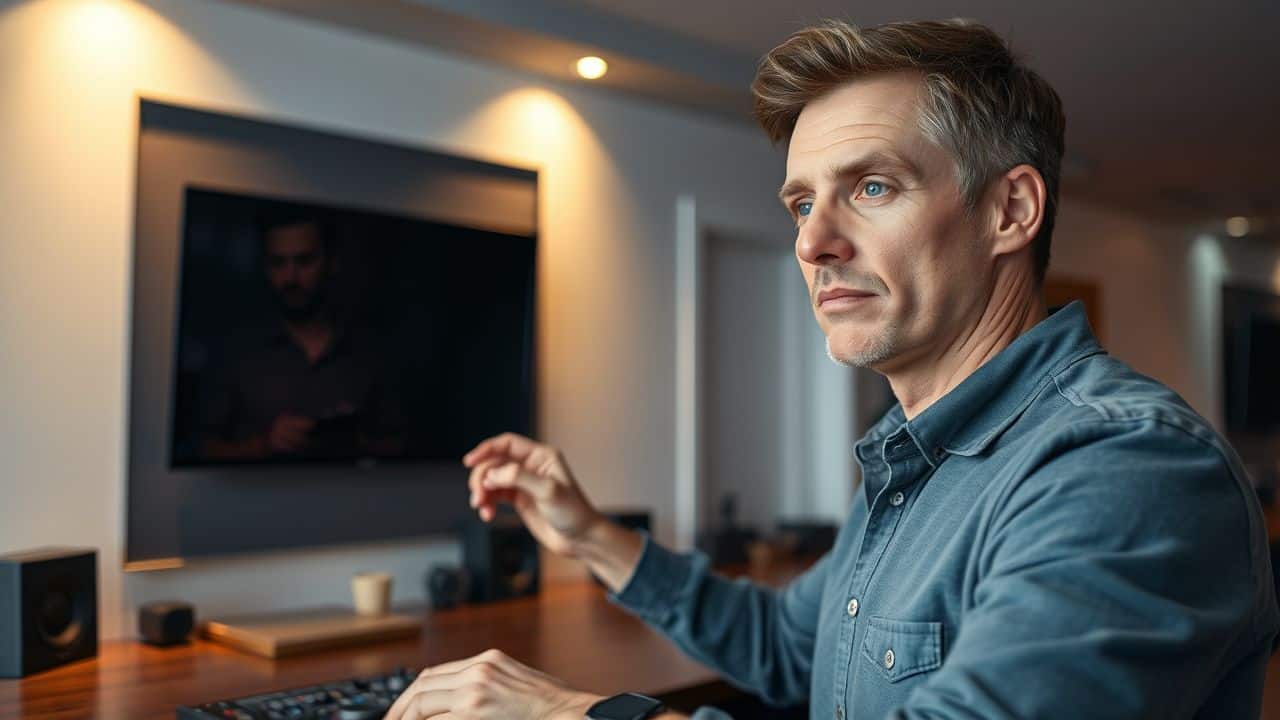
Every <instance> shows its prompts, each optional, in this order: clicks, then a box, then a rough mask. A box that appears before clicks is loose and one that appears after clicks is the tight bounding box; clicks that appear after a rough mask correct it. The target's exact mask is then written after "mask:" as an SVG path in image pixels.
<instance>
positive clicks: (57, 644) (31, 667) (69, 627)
mask: <svg viewBox="0 0 1280 720" xmlns="http://www.w3.org/2000/svg"><path fill="white" fill-rule="evenodd" d="M97 654H98V555H97V552H96V551H93V550H76V549H69V548H40V549H38V550H29V551H26V552H19V553H13V554H10V555H0V677H5V678H17V677H23V676H25V675H30V674H31V673H36V672H40V671H41V670H47V669H49V668H52V667H57V666H58V665H63V664H65V663H69V662H72V661H73V660H83V659H85V658H91V657H93V656H95V655H97Z"/></svg>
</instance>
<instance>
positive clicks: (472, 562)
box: [462, 514, 538, 602]
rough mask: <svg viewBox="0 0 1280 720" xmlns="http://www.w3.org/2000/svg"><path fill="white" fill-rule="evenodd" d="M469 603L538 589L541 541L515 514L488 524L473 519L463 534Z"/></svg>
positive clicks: (500, 516)
mask: <svg viewBox="0 0 1280 720" xmlns="http://www.w3.org/2000/svg"><path fill="white" fill-rule="evenodd" d="M462 557H463V564H464V565H466V568H467V575H468V576H469V577H468V580H469V582H470V589H469V591H468V593H467V599H468V600H469V601H470V602H491V601H493V600H505V599H507V598H513V597H521V596H524V595H534V594H537V592H538V541H537V540H535V539H534V538H533V535H532V534H531V533H530V532H529V531H528V530H527V529H525V526H524V523H522V522H520V518H519V517H517V516H515V515H509V514H499V515H498V516H497V517H495V518H494V519H493V520H492V521H491V522H488V523H485V522H482V521H480V520H478V519H475V518H472V519H470V520H469V521H468V522H467V526H466V529H465V530H464V531H463V534H462Z"/></svg>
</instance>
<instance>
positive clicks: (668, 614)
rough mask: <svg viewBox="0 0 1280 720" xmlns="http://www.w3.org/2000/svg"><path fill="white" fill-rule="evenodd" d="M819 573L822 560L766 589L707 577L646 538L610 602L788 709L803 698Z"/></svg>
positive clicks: (703, 562) (695, 564)
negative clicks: (628, 576) (777, 586)
mask: <svg viewBox="0 0 1280 720" xmlns="http://www.w3.org/2000/svg"><path fill="white" fill-rule="evenodd" d="M826 574H827V557H826V556H823V558H822V559H821V560H819V561H818V562H817V563H816V564H814V566H813V567H811V568H809V570H808V571H806V572H805V573H804V574H803V575H801V576H800V577H798V578H796V579H795V580H794V581H792V582H791V583H790V584H789V585H788V586H786V587H785V588H783V589H774V588H767V587H762V586H759V585H755V584H753V583H751V582H749V581H747V580H744V579H739V580H729V579H727V578H724V577H721V576H719V575H715V574H713V573H711V572H710V571H709V570H708V561H707V558H706V556H705V555H703V554H701V553H693V554H679V553H674V552H671V551H670V550H667V549H665V548H663V547H662V546H661V545H659V544H657V543H656V542H654V541H653V540H652V539H649V538H646V539H645V546H644V551H643V553H642V554H641V556H640V562H639V564H638V565H637V566H636V569H635V571H634V572H633V573H632V576H631V579H630V580H628V582H627V585H626V587H624V588H623V589H622V591H621V592H619V593H618V594H616V595H611V596H610V597H611V599H612V600H613V601H614V602H616V603H618V604H619V605H621V606H622V607H624V608H626V609H628V610H630V611H631V612H633V613H635V614H636V615H637V616H639V617H640V618H641V619H643V620H644V621H645V622H646V623H648V624H649V625H650V626H651V627H653V628H655V629H657V630H658V631H659V632H662V633H663V634H664V635H666V636H667V637H668V638H670V639H671V640H672V641H673V642H674V643H675V644H676V645H677V646H678V647H679V648H680V649H681V650H683V651H684V652H685V653H687V654H688V655H689V656H690V657H692V658H694V659H695V660H697V661H699V662H701V663H703V664H705V665H707V666H709V667H711V668H712V669H714V670H716V671H718V672H719V673H721V674H722V675H723V676H724V677H725V678H726V680H728V681H729V682H730V683H732V684H734V685H735V686H737V687H739V688H741V689H744V690H748V691H751V692H754V693H756V694H758V695H760V696H761V697H763V698H764V699H765V700H767V701H769V702H771V703H774V704H777V705H785V704H795V703H799V702H803V701H805V700H807V699H808V697H809V675H810V672H811V669H812V666H813V644H814V635H815V633H816V630H817V623H818V607H819V602H820V600H821V596H822V588H823V585H824V584H825V579H826ZM716 712H718V711H716ZM701 717H703V716H699V718H700V720H701ZM705 717H706V718H707V720H710V719H711V718H713V717H719V718H723V717H724V716H723V714H721V715H718V716H713V715H707V716H705Z"/></svg>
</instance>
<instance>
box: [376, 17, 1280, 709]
mask: <svg viewBox="0 0 1280 720" xmlns="http://www.w3.org/2000/svg"><path fill="white" fill-rule="evenodd" d="M753 89H754V91H755V94H756V113H757V117H758V118H759V119H760V121H761V123H762V124H763V125H764V127H765V129H766V130H767V131H768V132H769V134H770V136H771V137H772V138H774V139H775V140H787V141H788V143H789V145H788V155H787V178H786V182H785V184H784V185H783V187H782V193H781V198H782V201H783V203H784V205H785V206H786V207H787V209H788V210H789V211H790V213H791V214H792V216H793V217H794V218H795V220H796V224H797V236H796V246H795V247H796V257H797V259H798V261H799V263H800V268H801V270H802V272H803V274H804V277H805V280H806V281H807V283H808V286H809V292H810V295H811V297H812V299H813V304H814V310H815V313H816V315H817V318H818V322H819V324H820V325H821V326H822V329H823V331H824V332H825V333H826V336H827V346H828V350H829V352H830V355H831V357H832V358H833V359H835V360H836V361H838V362H841V363H843V364H846V365H851V366H863V367H870V368H873V369H875V370H876V371H878V372H880V373H882V374H884V375H885V376H886V377H887V378H888V380H889V382H890V384H891V385H892V387H893V391H894V394H895V395H896V397H897V399H898V401H899V404H898V405H897V406H895V407H894V408H893V409H891V410H890V411H889V412H888V413H887V414H886V415H885V416H884V417H883V418H882V419H881V420H880V422H879V423H877V424H876V425H875V426H874V427H873V428H872V429H871V430H870V431H869V432H868V433H867V435H866V436H865V437H863V438H862V439H861V440H860V441H858V443H857V444H856V447H855V452H856V455H857V458H858V461H859V463H860V465H861V467H862V471H863V482H862V486H861V488H860V490H859V492H858V493H857V496H856V499H855V501H854V503H853V507H852V509H851V512H850V515H849V517H848V520H847V522H846V523H845V524H844V526H843V528H842V529H841V531H840V534H839V537H838V538H837V541H836V545H835V548H834V549H833V550H832V551H831V552H830V553H828V554H827V555H826V556H824V557H823V558H822V559H821V560H819V561H818V562H817V563H816V564H815V565H814V566H813V567H812V568H811V569H810V570H809V571H808V572H806V573H805V574H804V575H802V576H801V577H800V578H798V579H797V580H796V581H795V582H793V583H791V584H790V585H789V586H788V587H786V588H784V589H782V590H780V591H773V590H769V589H765V588H760V587H754V586H750V585H744V584H735V583H730V582H727V581H725V580H723V579H721V578H719V577H717V576H715V575H713V574H709V573H708V571H707V562H706V560H705V558H703V557H701V556H698V555H679V554H675V553H672V552H669V551H667V550H665V549H663V548H662V547H660V546H659V545H657V544H656V543H654V542H653V541H652V540H649V539H647V538H643V537H641V536H639V535H636V534H632V533H630V532H628V531H626V530H623V529H621V528H619V527H617V526H615V525H612V524H610V523H608V522H606V521H604V520H602V519H601V518H600V516H599V514H598V513H596V512H595V511H594V510H593V509H592V507H591V505H590V504H589V503H588V501H587V500H586V498H585V497H584V495H583V494H582V492H581V490H580V489H579V486H578V484H577V482H576V481H575V480H574V478H573V476H572V474H571V473H570V471H569V468H568V464H567V463H566V462H565V460H564V458H563V457H562V456H561V455H560V454H559V453H558V452H557V451H555V450H554V449H553V448H550V447H547V446H545V445H541V444H537V443H534V442H532V441H530V440H528V439H525V438H520V437H516V436H511V435H507V436H500V437H497V438H493V439H490V440H486V441H485V442H483V443H481V444H480V445H479V446H477V447H476V448H475V449H474V450H473V451H472V452H470V453H469V454H468V455H467V456H466V457H465V459H464V462H465V464H466V465H467V466H468V467H470V468H471V469H472V471H471V490H472V505H473V506H475V507H477V508H478V510H479V513H480V515H481V516H482V517H484V518H491V517H492V516H493V513H494V505H495V503H498V502H511V503H514V505H515V507H516V509H517V510H518V511H519V512H520V514H521V516H522V517H523V518H524V521H525V522H526V523H527V524H528V526H529V528H530V529H531V530H532V532H533V533H534V534H535V535H536V536H537V537H538V538H539V539H540V540H541V541H542V542H543V543H544V544H545V545H546V546H547V547H548V548H550V549H551V550H552V551H554V552H557V553H560V554H563V555H567V556H571V557H577V558H581V559H582V560H584V561H585V562H586V564H587V565H588V566H589V567H590V568H591V570H592V571H593V572H595V573H596V574H597V575H598V576H599V577H601V578H602V579H603V580H604V582H605V583H606V584H607V585H608V586H609V588H610V589H611V590H612V591H613V595H612V597H613V598H614V599H615V600H616V601H617V602H618V603H620V604H621V605H623V606H624V607H627V608H629V609H631V610H633V611H634V612H636V613H637V614H638V615H640V617H642V618H644V619H645V620H646V621H648V622H649V623H650V624H651V625H653V626H654V627H656V628H657V629H659V630H661V631H662V632H664V633H666V634H667V635H668V636H670V637H671V638H672V639H673V640H674V641H675V642H676V643H677V644H679V646H680V647H681V648H683V649H684V650H685V651H686V652H688V653H689V654H690V655H692V656H693V657H695V658H697V659H699V660H701V661H703V662H705V663H706V664H708V665H710V666H711V667H714V668H716V669H717V670H719V671H720V672H722V673H723V674H724V675H725V676H727V677H728V678H730V679H731V680H733V681H734V682H736V683H737V684H739V685H742V686H744V687H747V688H751V689H753V690H755V691H757V692H758V693H760V694H761V695H763V696H764V697H765V698H767V699H770V700H772V701H776V702H779V703H788V702H798V701H803V700H806V699H807V700H808V701H809V703H810V708H811V713H812V717H813V718H821V719H822V720H827V719H829V718H835V720H843V719H844V718H846V717H848V718H859V719H861V718H877V719H878V718H885V717H893V718H1024V717H1026V718H1029V717H1036V718H1046V717H1063V718H1067V717H1070V718H1077V717H1087V718H1112V717H1115V718H1135V717H1150V718H1174V717H1193V716H1194V717H1206V718H1208V717H1212V718H1252V717H1257V716H1258V713H1259V704H1260V696H1261V689H1262V680H1263V675H1264V673H1265V669H1266V663H1267V658H1268V657H1269V653H1270V650H1271V643H1272V639H1273V637H1274V636H1275V634H1276V631H1277V625H1278V622H1280V620H1278V618H1277V610H1276V601H1275V598H1274V593H1273V590H1272V586H1271V579H1270V578H1271V574H1270V564H1269V559H1268V553H1267V543H1266V535H1265V532H1264V530H1263V521H1262V516H1261V513H1260V511H1259V508H1258V505H1257V502H1256V499H1255V497H1254V496H1253V493H1252V490H1251V488H1250V486H1249V484H1248V482H1247V481H1246V479H1245V477H1244V474H1243V472H1242V470H1241V467H1240V463H1239V462H1238V459H1237V458H1236V456H1235V454H1234V453H1233V452H1232V451H1231V449H1230V448H1229V447H1228V446H1227V445H1226V443H1225V442H1223V441H1222V440H1221V439H1220V438H1219V437H1218V436H1217V435H1216V434H1215V433H1214V432H1213V431H1212V430H1211V429H1210V427H1209V425H1208V424H1207V423H1206V422H1205V421H1204V420H1203V419H1202V418H1200V417H1199V416H1197V415H1196V414H1195V413H1194V412H1192V411H1191V410H1190V409H1189V408H1188V407H1187V406H1186V405H1185V404H1184V403H1183V402H1182V401H1181V400H1180V399H1179V398H1178V397H1177V396H1176V395H1175V394H1174V393H1173V392H1171V391H1170V390H1168V389H1167V388H1165V387H1164V386H1162V385H1160V384H1159V383H1157V382H1155V381H1153V380H1151V379H1149V378H1146V377H1143V376H1141V375H1139V374H1138V373H1136V372H1134V371H1133V370H1132V369H1130V368H1128V367H1127V366H1125V365H1124V364H1123V363H1121V362H1119V361H1117V360H1115V359H1112V358H1110V357H1109V356H1107V355H1106V353H1105V352H1104V351H1103V350H1102V349H1101V348H1100V347H1099V346H1098V344H1097V341H1096V340H1095V339H1094V337H1093V335H1092V333H1091V331H1090V329H1089V327H1088V324H1087V322H1086V320H1085V316H1084V313H1083V310H1082V307H1081V306H1080V305H1079V304H1078V303H1077V304H1073V305H1070V306H1067V307H1066V308H1064V309H1060V310H1058V311H1057V312H1055V313H1053V314H1048V313H1047V312H1046V309H1045V307H1044V306H1043V303H1042V301H1041V292H1040V285H1041V282H1042V280H1043V278H1044V272H1045V267H1046V265H1047V262H1048V257H1049V239H1050V235H1051V232H1052V228H1053V219H1054V212H1055V207H1056V204H1057V203H1056V198H1057V187H1058V169H1059V163H1060V159H1061V155H1062V150H1063V128H1064V118H1063V114H1062V110H1061V106H1060V102H1059V99H1058V97H1057V94H1056V93H1055V92H1054V91H1053V90H1052V88H1050V87H1049V86H1048V85H1047V84H1046V83H1045V82H1044V81H1043V80H1042V79H1041V78H1039V77H1038V76H1037V75H1036V74H1035V73H1033V72H1032V71H1031V70H1029V69H1027V68H1026V67H1025V66H1023V65H1020V64H1018V63H1017V62H1016V61H1015V60H1014V59H1013V58H1012V57H1011V56H1010V53H1009V51H1008V49H1007V47H1006V46H1005V44H1004V43H1003V41H1002V40H1001V39H1000V38H999V37H998V36H996V35H995V34H994V33H992V32H991V31H990V30H988V29H987V28H984V27H982V26H979V25H975V24H969V23H964V22H960V21H952V22H940V23H937V22H920V23H901V24H892V25H885V26H881V27H877V28H870V29H866V30H859V29H855V28H853V27H850V26H848V25H844V24H841V23H827V24H824V25H821V26H818V27H814V28H809V29H806V30H803V31H801V32H799V33H797V34H796V35H794V36H793V37H791V38H790V39H789V40H787V41H786V42H785V43H783V44H782V45H781V46H779V47H778V48H775V49H774V50H773V51H772V52H771V53H769V55H768V56H767V57H766V58H765V59H764V61H763V62H762V64H761V67H760V70H759V74H758V75H757V77H756V81H755V84H754V88H753ZM616 654H617V656H618V657H620V658H623V660H622V661H625V649H622V650H619V652H618V653H616ZM492 677H498V678H500V679H499V680H497V681H492V682H489V681H486V679H487V678H492ZM520 698H533V699H536V702H532V704H530V705H529V706H528V707H529V709H528V710H525V709H524V708H525V706H524V705H520V704H519V699H520ZM597 700H598V698H596V697H593V696H590V695H585V694H582V693H576V692H575V691H573V690H569V689H566V688H563V687H561V686H559V685H557V684H556V683H555V682H554V681H552V680H549V679H545V678H542V677H540V676H538V675H537V674H536V673H535V672H534V671H532V670H529V669H527V668H524V667H523V666H521V665H519V664H518V663H516V662H515V661H513V660H511V659H509V658H506V657H504V656H500V655H496V654H490V655H487V656H480V657H479V658H470V659H467V660H462V661H459V662H458V663H454V664H451V665H445V666H441V667H438V668H431V669H428V670H426V671H424V673H423V674H422V676H421V677H420V678H419V680H418V681H417V682H416V683H415V685H413V686H412V687H411V688H410V690H409V691H408V692H406V693H405V695H404V696H403V697H402V698H401V699H400V702H399V703H398V705H397V707H396V708H394V709H393V711H392V713H391V715H390V717H393V718H397V719H402V718H420V717H432V716H434V714H435V713H440V712H446V711H449V714H448V715H446V716H447V717H466V718H471V717H496V716H495V715H490V714H486V711H487V710H488V709H491V708H500V709H502V710H503V711H505V712H504V713H503V714H502V715H501V716H503V717H535V718H541V717H565V718H567V717H580V716H581V714H582V713H583V711H584V710H585V708H586V707H588V706H589V704H591V703H594V702H595V701H597ZM722 716H723V715H722V714H721V713H719V712H718V711H715V710H711V709H705V708H704V709H701V710H699V711H698V713H696V714H695V717H698V718H719V717H722ZM663 717H667V716H663ZM670 717H678V716H676V715H670Z"/></svg>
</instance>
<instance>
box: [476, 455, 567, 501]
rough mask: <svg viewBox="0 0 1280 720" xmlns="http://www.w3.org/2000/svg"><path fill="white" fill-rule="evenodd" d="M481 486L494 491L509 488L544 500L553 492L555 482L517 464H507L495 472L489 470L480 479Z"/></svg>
mask: <svg viewBox="0 0 1280 720" xmlns="http://www.w3.org/2000/svg"><path fill="white" fill-rule="evenodd" d="M480 484H481V486H482V487H484V488H486V489H490V490H496V489H499V488H511V489H517V490H522V491H524V492H527V493H529V494H530V495H532V496H534V497H535V498H538V499H542V500H545V499H547V498H549V497H551V494H552V492H553V491H554V490H555V481H554V480H552V479H551V478H548V477H543V476H541V475H534V474H533V473H531V472H528V471H526V470H525V469H524V468H523V467H521V466H520V465H519V464H517V463H507V464H506V465H503V466H502V467H500V468H497V469H496V470H491V471H489V473H488V474H487V475H485V476H484V477H483V478H482V479H481V483H480Z"/></svg>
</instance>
